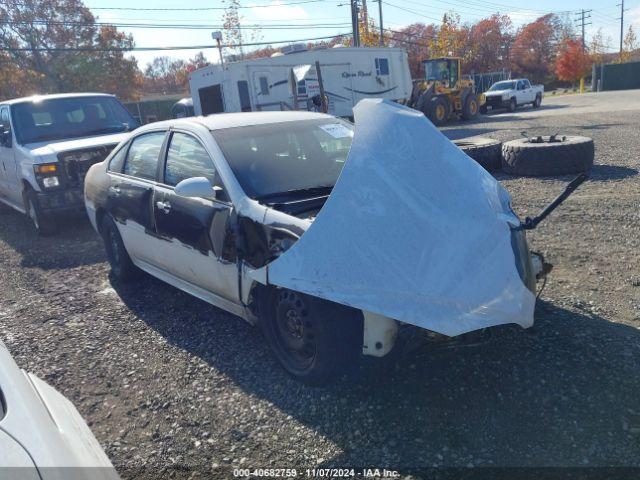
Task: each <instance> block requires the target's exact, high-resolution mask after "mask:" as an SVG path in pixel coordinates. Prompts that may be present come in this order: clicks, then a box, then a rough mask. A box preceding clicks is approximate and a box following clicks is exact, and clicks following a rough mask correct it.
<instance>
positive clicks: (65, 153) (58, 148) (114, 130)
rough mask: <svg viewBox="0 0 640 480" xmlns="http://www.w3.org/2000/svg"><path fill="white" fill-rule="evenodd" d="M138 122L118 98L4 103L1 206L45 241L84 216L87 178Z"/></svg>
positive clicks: (0, 116)
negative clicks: (71, 217) (65, 221)
mask: <svg viewBox="0 0 640 480" xmlns="http://www.w3.org/2000/svg"><path fill="white" fill-rule="evenodd" d="M137 127H138V122H137V121H136V120H135V119H134V118H133V117H132V116H131V114H130V113H129V112H128V111H127V110H126V109H125V108H124V106H123V105H122V104H121V103H120V102H119V101H118V100H117V99H116V97H114V96H113V95H106V94H101V93H66V94H57V95H38V96H33V97H27V98H17V99H14V100H7V101H4V102H0V203H4V204H6V205H9V206H10V207H13V208H14V209H16V210H18V211H19V212H22V213H26V214H27V215H29V217H30V218H31V220H32V222H33V226H34V228H35V230H36V231H37V232H38V233H39V234H40V235H51V234H53V233H55V231H56V230H57V226H58V222H57V218H56V217H58V216H60V215H65V214H73V213H75V212H80V213H84V201H83V199H84V197H83V190H84V176H85V174H86V173H87V170H89V167H91V166H92V165H93V164H94V163H98V162H101V161H102V160H104V159H105V158H106V157H107V155H109V153H111V150H112V149H113V147H115V146H116V145H117V144H118V143H119V142H120V141H121V140H122V139H123V138H125V137H126V136H127V135H126V133H127V132H129V131H131V130H133V129H135V128H137Z"/></svg>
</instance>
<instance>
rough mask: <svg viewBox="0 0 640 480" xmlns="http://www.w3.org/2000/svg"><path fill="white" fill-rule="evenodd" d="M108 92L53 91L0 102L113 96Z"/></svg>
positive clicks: (3, 103) (12, 102) (2, 103)
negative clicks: (47, 93) (52, 92)
mask: <svg viewBox="0 0 640 480" xmlns="http://www.w3.org/2000/svg"><path fill="white" fill-rule="evenodd" d="M113 96H114V95H111V94H108V93H54V94H50V95H31V96H30V97H21V98H12V99H11V100H5V101H4V102H0V104H1V105H12V104H14V103H24V102H35V101H41V100H55V99H58V98H82V97H113Z"/></svg>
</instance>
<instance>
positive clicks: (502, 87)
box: [489, 82, 516, 92]
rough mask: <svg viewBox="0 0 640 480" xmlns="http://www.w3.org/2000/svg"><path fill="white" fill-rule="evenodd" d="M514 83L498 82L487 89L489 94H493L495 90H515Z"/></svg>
mask: <svg viewBox="0 0 640 480" xmlns="http://www.w3.org/2000/svg"><path fill="white" fill-rule="evenodd" d="M515 89H516V82H498V83H494V84H493V85H491V88H490V89H489V91H490V92H495V91H497V90H515Z"/></svg>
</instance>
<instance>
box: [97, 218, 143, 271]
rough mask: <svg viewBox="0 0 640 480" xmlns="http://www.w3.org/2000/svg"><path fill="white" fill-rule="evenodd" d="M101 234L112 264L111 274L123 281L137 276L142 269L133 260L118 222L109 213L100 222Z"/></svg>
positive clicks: (108, 258)
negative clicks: (123, 239) (123, 240)
mask: <svg viewBox="0 0 640 480" xmlns="http://www.w3.org/2000/svg"><path fill="white" fill-rule="evenodd" d="M100 234H101V235H102V240H103V241H104V248H105V250H106V252H107V260H109V265H110V266H111V274H112V275H113V276H114V277H115V278H116V279H117V280H120V281H121V282H128V281H131V280H133V279H135V278H137V277H138V276H139V273H140V271H139V270H138V267H136V266H135V265H134V264H133V262H132V261H131V257H130V256H129V254H128V253H127V250H126V248H125V246H124V243H123V242H122V237H121V236H120V232H119V231H118V227H117V226H116V222H114V221H113V219H112V218H111V217H110V216H109V215H105V216H104V217H103V218H102V221H101V222H100Z"/></svg>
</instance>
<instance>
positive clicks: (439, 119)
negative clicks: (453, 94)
mask: <svg viewBox="0 0 640 480" xmlns="http://www.w3.org/2000/svg"><path fill="white" fill-rule="evenodd" d="M448 118H449V101H448V100H447V99H446V98H445V97H442V96H438V97H435V98H433V99H432V100H431V105H430V108H429V120H431V121H432V122H433V124H434V125H436V126H440V125H444V124H445V123H446V122H447V119H448Z"/></svg>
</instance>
